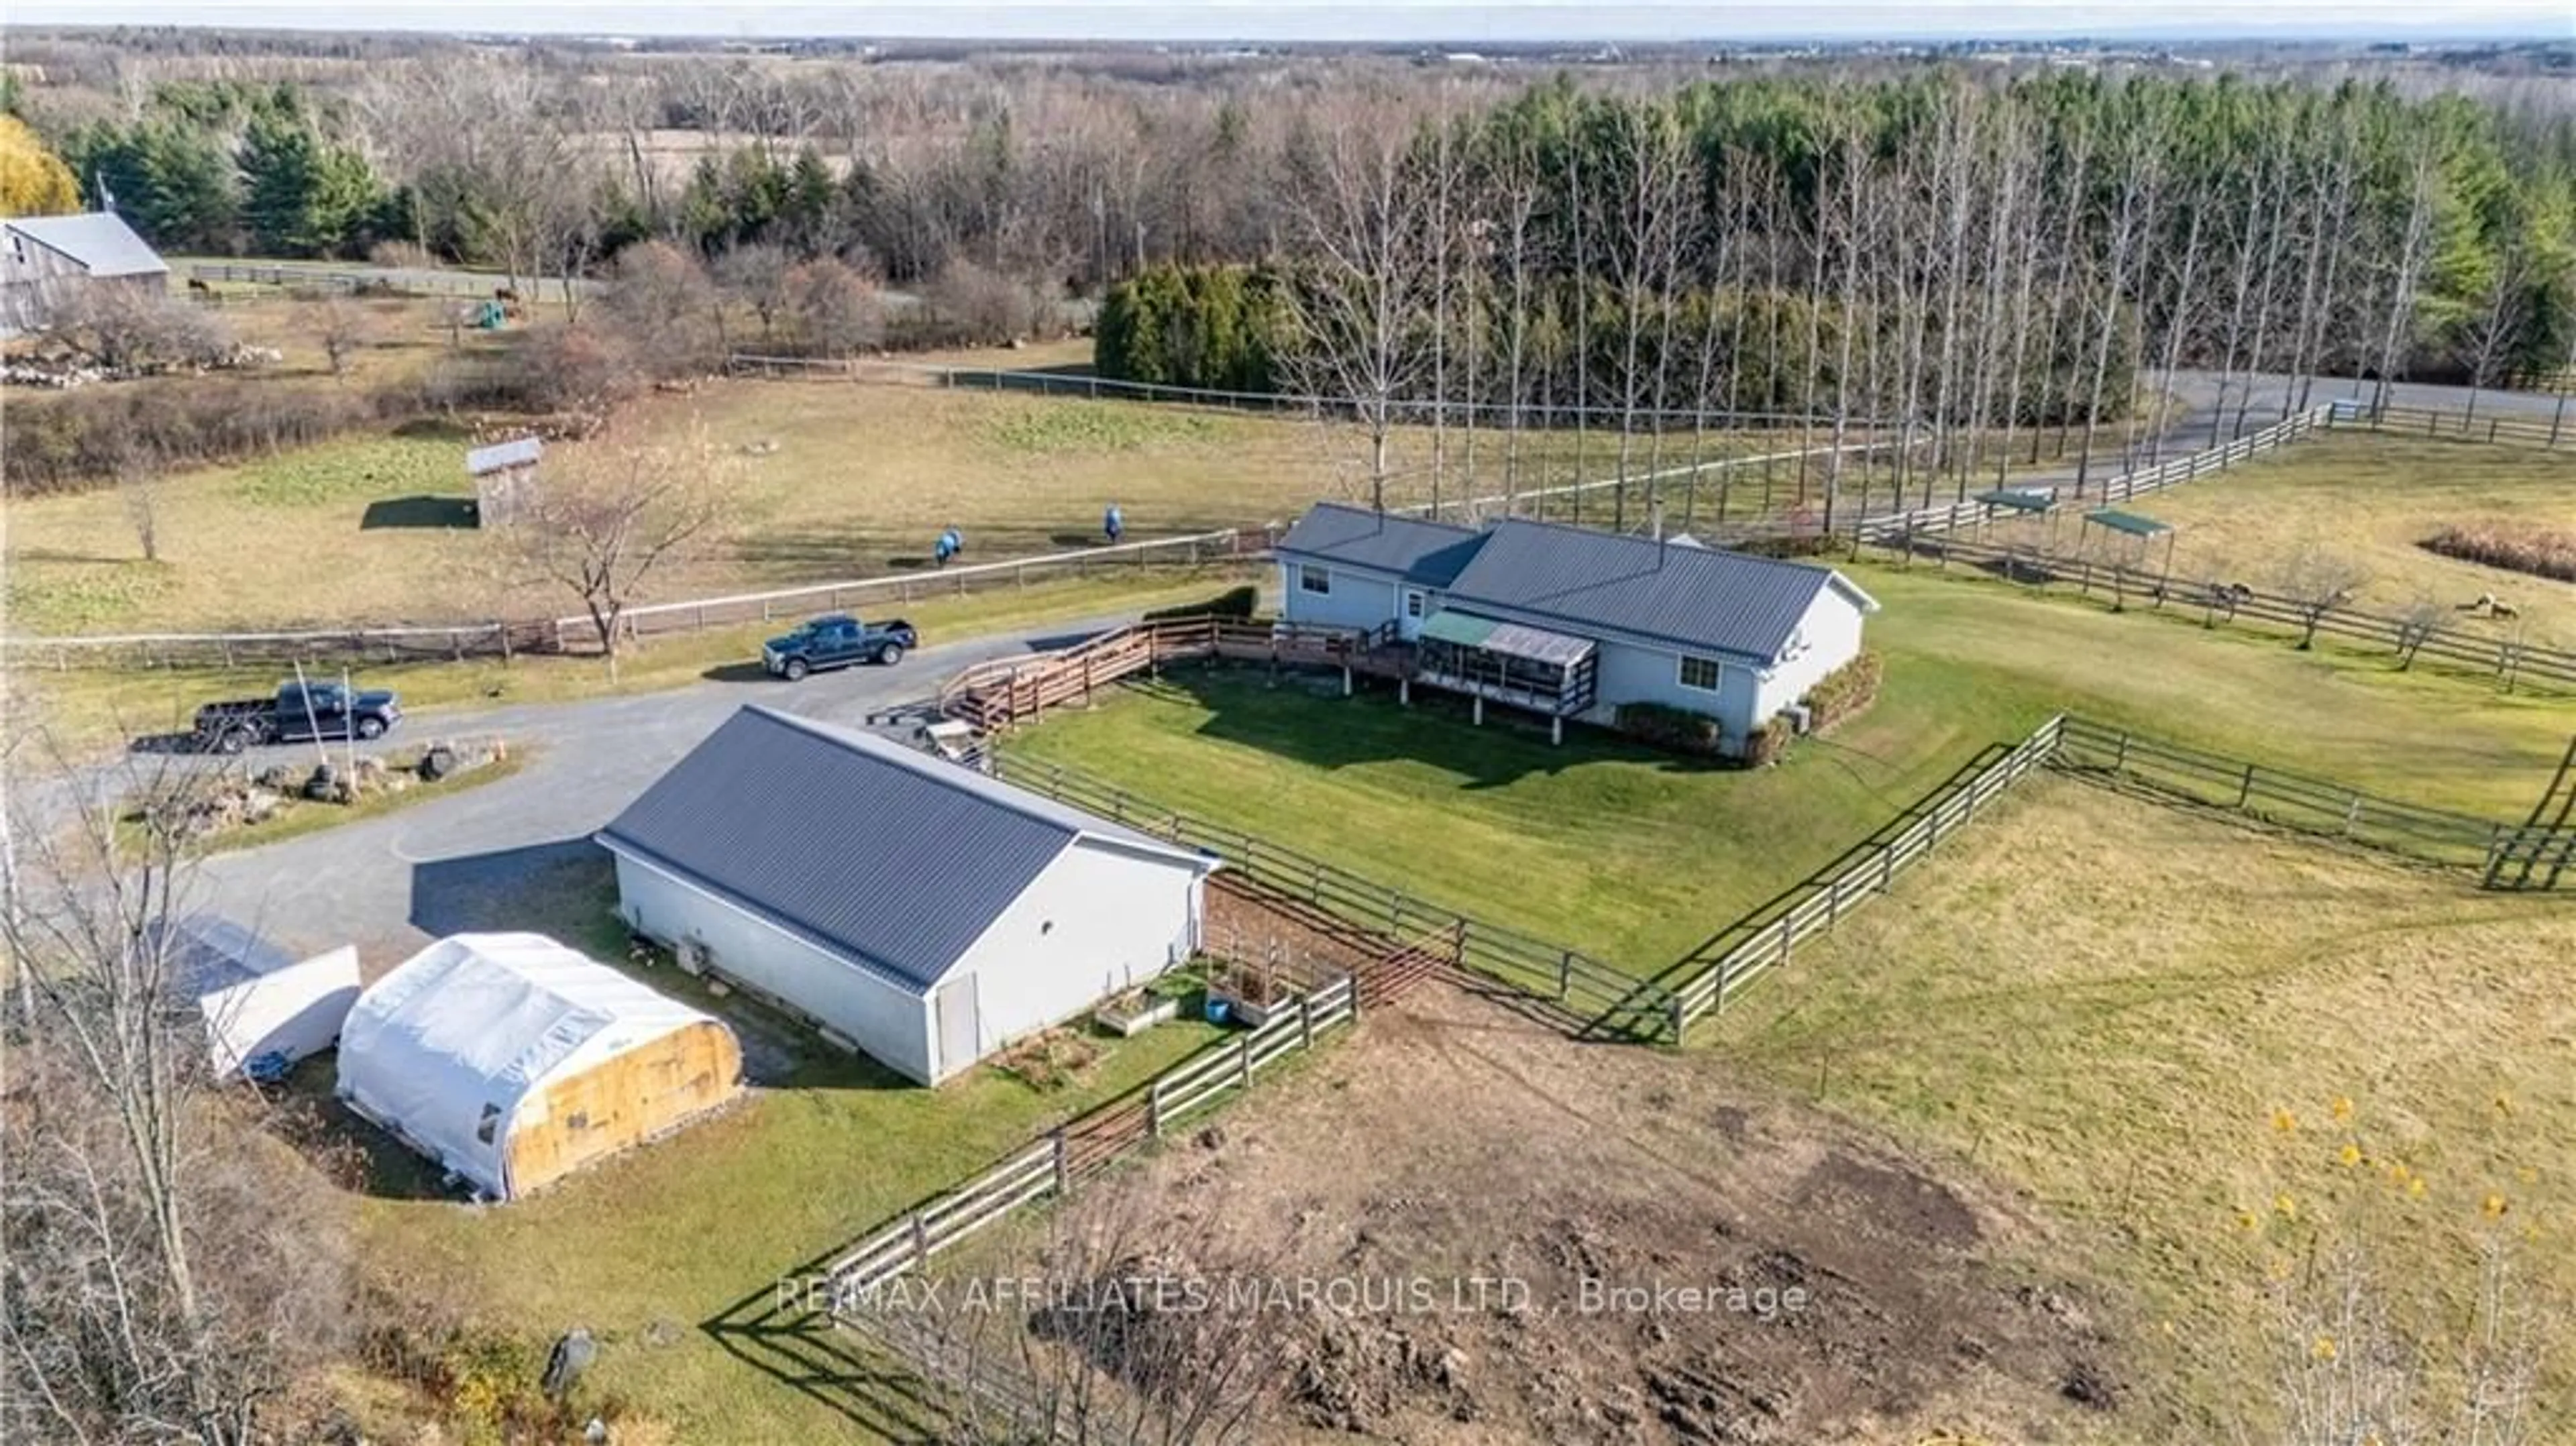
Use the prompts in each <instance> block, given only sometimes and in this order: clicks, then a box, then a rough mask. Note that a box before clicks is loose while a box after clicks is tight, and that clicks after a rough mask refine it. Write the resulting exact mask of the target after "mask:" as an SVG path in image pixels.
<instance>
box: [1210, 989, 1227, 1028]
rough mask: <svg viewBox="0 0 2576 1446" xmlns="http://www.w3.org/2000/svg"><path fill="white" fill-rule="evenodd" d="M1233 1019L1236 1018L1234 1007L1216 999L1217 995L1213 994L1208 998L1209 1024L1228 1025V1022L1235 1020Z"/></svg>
mask: <svg viewBox="0 0 2576 1446" xmlns="http://www.w3.org/2000/svg"><path fill="white" fill-rule="evenodd" d="M1233 1018H1234V1009H1233V1007H1232V1006H1231V1005H1228V1004H1227V1003H1226V1002H1225V1001H1224V1000H1222V999H1219V998H1217V997H1216V996H1215V995H1213V994H1211V995H1209V996H1208V999H1207V1022H1208V1023H1210V1024H1224V1023H1226V1022H1227V1021H1229V1020H1231V1019H1233Z"/></svg>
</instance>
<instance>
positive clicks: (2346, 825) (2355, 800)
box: [2343, 789, 2361, 838]
mask: <svg viewBox="0 0 2576 1446" xmlns="http://www.w3.org/2000/svg"><path fill="white" fill-rule="evenodd" d="M2360 823H2361V791H2360V790H2359V789H2355V790H2353V795H2352V801H2351V802H2349V803H2346V804H2345V805H2344V807H2343V833H2344V836H2345V837H2347V838H2349V837H2351V836H2352V831H2353V829H2354V828H2356V827H2358V826H2359V825H2360Z"/></svg>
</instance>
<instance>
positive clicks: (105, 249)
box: [0, 211, 170, 276]
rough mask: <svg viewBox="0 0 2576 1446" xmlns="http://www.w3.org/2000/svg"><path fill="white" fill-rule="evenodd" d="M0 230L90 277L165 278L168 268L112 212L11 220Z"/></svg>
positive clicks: (158, 256)
mask: <svg viewBox="0 0 2576 1446" xmlns="http://www.w3.org/2000/svg"><path fill="white" fill-rule="evenodd" d="M0 226H6V227H7V228H8V229H9V230H11V231H14V232H16V233H17V234H19V235H21V236H24V237H26V238H27V239H28V240H30V241H33V242H35V243H37V244H38V245H41V246H43V247H45V248H46V249H47V250H50V251H59V252H61V253H62V254H63V255H65V256H68V257H70V258H71V259H72V260H74V261H77V262H79V263H80V266H81V269H82V270H84V271H86V272H88V273H89V274H90V275H92V276H166V275H168V274H169V272H170V267H169V265H168V264H167V263H166V262H164V261H163V260H162V259H161V257H160V254H159V253H158V252H156V251H154V250H153V249H152V248H151V247H150V246H148V245H146V244H144V241H143V238H142V237H140V236H137V235H135V234H134V228H133V227H131V226H128V225H126V224H125V218H124V217H122V216H119V215H117V214H116V213H115V212H113V211H93V212H90V213H89V214H88V215H85V216H13V217H11V218H9V219H8V220H7V221H5V222H0Z"/></svg>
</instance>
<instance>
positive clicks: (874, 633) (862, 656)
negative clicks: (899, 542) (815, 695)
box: [760, 613, 921, 683]
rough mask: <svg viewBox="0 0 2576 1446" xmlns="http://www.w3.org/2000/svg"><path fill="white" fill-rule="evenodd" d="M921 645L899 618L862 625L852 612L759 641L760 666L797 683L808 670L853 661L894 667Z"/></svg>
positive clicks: (905, 623)
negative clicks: (784, 634) (904, 656)
mask: <svg viewBox="0 0 2576 1446" xmlns="http://www.w3.org/2000/svg"><path fill="white" fill-rule="evenodd" d="M920 643H921V636H920V634H918V633H916V632H914V631H913V627H912V624H910V623H908V622H905V621H904V620H903V619H901V618H896V619H895V620H894V621H892V622H889V623H863V622H861V621H859V620H858V619H857V618H854V617H852V616H850V615H849V614H848V613H830V614H827V615H825V616H823V617H819V618H815V619H814V620H812V621H811V622H808V623H806V624H805V625H804V626H803V627H800V628H798V629H797V630H796V631H794V632H792V633H789V634H788V635H787V636H785V637H783V638H771V639H770V640H769V641H768V642H765V643H763V644H761V645H760V666H761V667H762V668H764V669H766V670H767V671H768V673H769V675H770V676H771V677H773V678H785V679H786V680H787V681H789V682H791V683H793V682H795V681H796V680H797V679H799V678H802V677H804V676H805V675H806V674H808V673H821V672H825V671H828V670H830V669H833V668H846V667H848V666H850V665H851V664H853V663H875V664H877V665H879V666H880V667H889V668H890V667H893V666H894V665H895V664H897V663H900V662H902V661H903V655H904V654H905V653H906V652H907V651H909V650H911V649H913V648H915V647H918V646H920Z"/></svg>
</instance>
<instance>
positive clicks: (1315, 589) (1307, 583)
mask: <svg viewBox="0 0 2576 1446" xmlns="http://www.w3.org/2000/svg"><path fill="white" fill-rule="evenodd" d="M1297 590H1298V591H1299V592H1311V593H1319V594H1328V593H1330V592H1332V590H1333V575H1332V574H1331V573H1330V572H1328V571H1326V570H1325V569H1323V568H1320V567H1317V566H1316V565H1315V564H1313V563H1311V562H1301V563H1299V564H1297Z"/></svg>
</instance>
